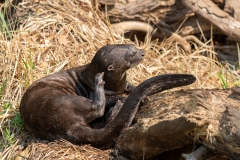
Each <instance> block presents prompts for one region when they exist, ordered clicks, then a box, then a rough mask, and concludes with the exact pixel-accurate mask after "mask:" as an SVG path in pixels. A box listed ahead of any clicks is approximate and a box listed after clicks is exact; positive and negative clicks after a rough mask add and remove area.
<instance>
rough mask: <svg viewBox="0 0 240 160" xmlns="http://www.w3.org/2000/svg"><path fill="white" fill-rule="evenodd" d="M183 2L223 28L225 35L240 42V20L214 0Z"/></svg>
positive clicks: (188, 0)
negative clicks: (222, 8)
mask: <svg viewBox="0 0 240 160" xmlns="http://www.w3.org/2000/svg"><path fill="white" fill-rule="evenodd" d="M233 1H234V0H233ZM182 3H183V4H184V5H185V6H186V7H187V8H189V9H190V10H191V11H193V12H195V13H196V14H198V15H200V16H202V17H204V18H205V19H206V20H208V21H210V22H211V23H213V24H214V25H215V26H217V27H218V28H219V29H221V31H222V32H223V33H224V34H225V35H227V36H229V37H231V38H233V39H235V40H236V41H238V42H240V22H239V21H237V20H235V19H234V18H233V17H231V16H230V15H229V14H228V13H226V12H224V11H223V10H221V9H220V8H218V6H217V5H216V4H214V3H213V2H212V1H210V0H182ZM238 9H240V8H238Z"/></svg>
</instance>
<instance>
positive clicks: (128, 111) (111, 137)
mask: <svg viewBox="0 0 240 160" xmlns="http://www.w3.org/2000/svg"><path fill="white" fill-rule="evenodd" d="M195 80H196V78H195V76H193V75H189V74H165V75H160V76H156V77H153V78H150V79H148V80H146V81H144V82H143V83H141V84H140V85H139V86H137V87H136V88H135V89H134V90H133V91H132V93H131V94H130V95H129V96H128V98H127V99H126V101H125V103H124V104H123V106H122V108H121V109H120V111H119V112H118V114H117V115H116V117H115V119H114V120H112V121H111V122H110V123H108V124H106V126H105V127H104V128H101V129H92V128H90V127H87V126H81V127H79V129H80V130H78V132H77V133H78V134H77V136H76V137H78V138H79V142H85V143H90V144H92V145H93V146H95V147H99V148H102V149H107V148H109V147H112V146H113V145H114V144H115V141H116V139H117V138H118V136H119V135H120V134H121V132H122V131H123V130H124V129H126V128H128V127H129V126H130V125H131V123H132V120H133V118H134V116H135V115H136V112H137V110H138V107H139V104H140V102H141V100H142V99H143V98H145V97H146V96H148V95H153V94H155V93H158V92H161V91H164V90H167V89H171V88H175V87H180V86H186V85H189V84H192V83H193V82H194V81H195ZM76 128H78V127H76ZM83 130H85V131H83ZM86 130H88V132H86ZM85 132H86V133H88V134H84V133H85Z"/></svg>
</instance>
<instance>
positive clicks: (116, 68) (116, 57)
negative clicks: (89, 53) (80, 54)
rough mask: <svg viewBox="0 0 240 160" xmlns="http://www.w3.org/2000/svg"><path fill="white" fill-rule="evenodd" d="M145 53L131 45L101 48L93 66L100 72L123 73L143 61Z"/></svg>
mask: <svg viewBox="0 0 240 160" xmlns="http://www.w3.org/2000/svg"><path fill="white" fill-rule="evenodd" d="M143 56H144V51H143V50H141V49H137V48H136V47H135V46H134V45H131V44H114V45H107V46H104V47H102V48H100V49H99V50H98V51H97V53H96V55H95V56H94V58H93V60H92V62H91V64H94V65H95V66H96V70H98V72H101V71H103V72H116V73H117V74H119V73H123V72H125V71H126V70H128V69H130V68H132V67H134V66H136V65H137V64H139V63H140V62H141V61H142V60H143Z"/></svg>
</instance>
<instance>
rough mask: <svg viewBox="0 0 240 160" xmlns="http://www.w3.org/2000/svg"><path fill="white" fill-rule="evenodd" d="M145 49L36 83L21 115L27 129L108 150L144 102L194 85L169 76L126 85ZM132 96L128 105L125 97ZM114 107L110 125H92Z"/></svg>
mask: <svg viewBox="0 0 240 160" xmlns="http://www.w3.org/2000/svg"><path fill="white" fill-rule="evenodd" d="M143 56H144V52H143V50H141V49H137V48H136V47H135V46H134V45H130V44H115V45H107V46H104V47H102V48H100V49H99V50H98V51H97V53H96V54H95V56H94V57H93V59H92V61H91V62H90V63H89V64H87V65H84V66H80V67H76V68H73V69H69V70H65V71H60V72H58V73H54V74H51V75H48V76H46V77H43V78H41V79H39V80H37V81H35V82H34V83H33V84H32V85H31V86H30V87H29V88H28V89H27V90H26V92H25V93H24V95H23V97H22V100H21V103H20V113H21V116H22V119H23V122H24V124H25V127H26V129H27V130H28V131H29V132H30V133H32V134H33V135H35V136H37V137H39V138H41V139H47V140H50V141H53V140H56V139H59V138H63V139H66V140H68V141H70V142H72V143H77V144H91V145H92V146H94V147H98V148H102V149H107V148H110V147H112V146H114V144H115V141H116V139H117V138H118V136H119V135H120V134H121V132H122V131H123V130H124V129H127V128H128V127H129V126H130V125H131V123H132V120H133V118H134V116H135V114H136V112H137V110H138V108H139V104H140V102H141V101H142V99H143V98H145V97H146V96H149V95H152V94H155V93H158V92H161V91H164V90H167V89H171V88H174V87H179V86H185V85H189V84H191V83H193V82H194V81H195V80H196V78H195V77H194V76H193V75H189V74H166V75H160V76H155V77H153V78H150V79H148V80H146V81H144V82H143V83H141V84H140V85H138V86H137V87H135V86H134V85H132V84H131V83H129V82H127V80H126V71H127V70H128V69H130V68H132V67H134V66H136V65H137V64H139V63H140V62H141V61H142V59H143ZM125 92H126V93H129V96H128V97H127V98H126V99H125V98H124V97H123V96H122V95H123V94H124V93H125ZM107 106H113V109H112V110H111V112H110V115H109V117H108V118H107V120H106V124H105V126H104V127H102V128H93V127H91V126H90V125H89V124H90V123H91V122H93V121H94V120H96V119H98V118H100V117H102V116H103V115H104V113H105V112H106V107H107Z"/></svg>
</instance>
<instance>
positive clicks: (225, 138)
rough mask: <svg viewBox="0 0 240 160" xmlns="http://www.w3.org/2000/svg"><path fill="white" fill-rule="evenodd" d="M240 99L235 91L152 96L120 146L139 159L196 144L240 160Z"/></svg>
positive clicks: (125, 153) (121, 140)
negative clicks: (198, 143)
mask: <svg viewBox="0 0 240 160" xmlns="http://www.w3.org/2000/svg"><path fill="white" fill-rule="evenodd" d="M239 97H240V96H239V95H238V94H237V93H233V92H232V91H231V90H190V91H184V90H180V91H177V92H167V93H163V94H157V95H154V96H151V97H149V100H148V102H145V104H144V106H143V107H142V108H141V109H140V111H139V113H138V114H137V116H136V123H135V124H134V125H133V126H132V127H131V128H129V129H128V130H126V131H124V133H123V134H122V135H121V137H119V139H118V141H117V145H116V147H117V148H118V149H119V151H120V152H121V153H122V154H123V155H124V156H126V157H129V158H131V159H138V158H140V157H142V156H143V155H144V156H145V157H149V156H153V155H157V154H160V153H162V152H164V151H167V150H172V149H175V148H179V147H182V146H186V145H187V144H190V143H194V142H196V141H198V142H200V143H202V144H203V145H205V146H206V147H207V148H211V150H213V151H217V152H220V153H222V154H226V155H228V156H229V157H235V158H236V157H240V98H239Z"/></svg>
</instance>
